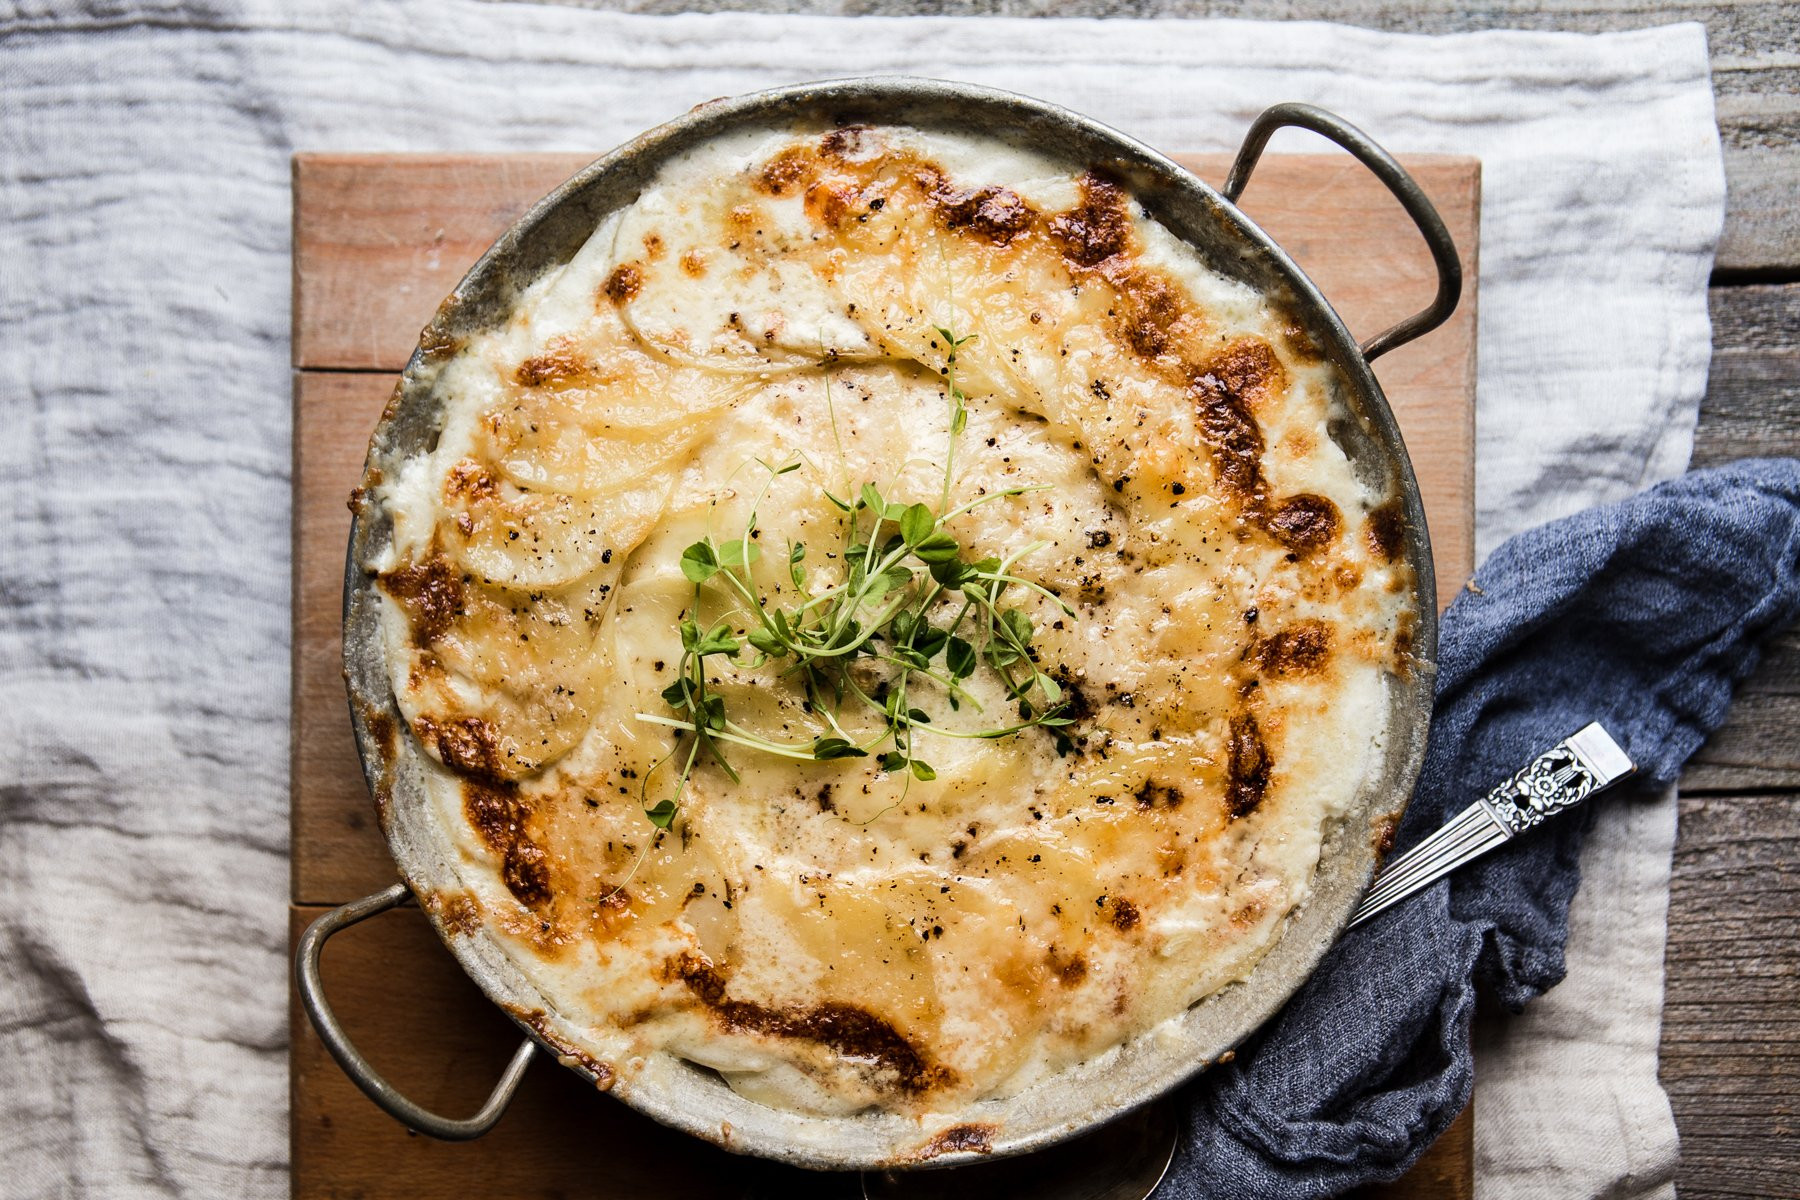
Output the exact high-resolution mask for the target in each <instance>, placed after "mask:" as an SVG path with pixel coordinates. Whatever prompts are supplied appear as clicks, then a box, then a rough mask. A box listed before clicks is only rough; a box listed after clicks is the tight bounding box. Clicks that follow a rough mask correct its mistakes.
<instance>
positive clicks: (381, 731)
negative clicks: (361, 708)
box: [363, 710, 399, 762]
mask: <svg viewBox="0 0 1800 1200" xmlns="http://www.w3.org/2000/svg"><path fill="white" fill-rule="evenodd" d="M363 724H364V725H365V726H366V727H367V728H368V730H369V736H370V737H372V738H374V739H375V745H376V747H377V748H378V749H380V751H381V758H382V761H383V762H389V761H392V759H393V757H394V742H395V740H396V737H397V735H398V732H399V731H398V730H396V729H395V728H394V718H392V717H390V716H388V715H387V714H386V713H385V712H381V711H380V710H372V711H370V712H367V713H365V714H363Z"/></svg>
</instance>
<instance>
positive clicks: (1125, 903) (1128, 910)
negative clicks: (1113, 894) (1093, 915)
mask: <svg viewBox="0 0 1800 1200" xmlns="http://www.w3.org/2000/svg"><path fill="white" fill-rule="evenodd" d="M1138 920H1139V917H1138V907H1137V905H1135V904H1133V903H1132V902H1131V901H1129V900H1126V899H1124V898H1122V897H1121V898H1117V899H1114V900H1113V902H1112V923H1113V928H1114V929H1117V930H1118V931H1119V932H1120V933H1130V932H1131V931H1132V930H1133V929H1136V928H1137V927H1138Z"/></svg>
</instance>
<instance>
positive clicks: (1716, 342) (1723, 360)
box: [1682, 284, 1800, 792]
mask: <svg viewBox="0 0 1800 1200" xmlns="http://www.w3.org/2000/svg"><path fill="white" fill-rule="evenodd" d="M1712 317H1713V365H1712V377H1711V379H1710V380H1709V381H1708V383H1707V391H1706V401H1705V403H1704V404H1703V405H1702V406H1701V409H1700V425H1699V428H1698V429H1697V430H1696V431H1695V434H1694V465H1695V466H1697V467H1700V466H1715V465H1718V464H1720V463H1725V462H1730V461H1732V460H1733V459H1738V458H1748V457H1755V456H1762V455H1794V454H1800V284H1783V285H1774V286H1760V287H1729V288H1714V289H1713V291H1712ZM1682 787H1683V789H1684V790H1686V791H1689V792H1696V791H1703V790H1720V789H1728V788H1729V789H1742V788H1791V787H1800V629H1790V630H1787V631H1785V632H1783V633H1781V634H1778V635H1777V636H1776V637H1775V638H1774V639H1773V640H1772V642H1771V643H1770V644H1769V645H1768V646H1767V647H1766V649H1765V651H1764V658H1763V662H1762V665H1761V666H1760V667H1759V668H1758V669H1757V671H1756V673H1755V674H1754V675H1753V676H1751V678H1750V679H1749V680H1748V681H1746V683H1745V684H1744V686H1743V687H1742V688H1741V689H1740V690H1739V692H1738V696H1737V700H1736V703H1735V704H1734V705H1733V706H1732V710H1731V717H1730V719H1729V720H1727V721H1726V723H1725V726H1724V728H1722V729H1720V730H1719V731H1718V733H1716V734H1714V735H1713V737H1712V738H1711V740H1709V741H1708V742H1707V744H1706V745H1705V746H1704V747H1702V748H1701V750H1700V753H1699V754H1697V755H1696V756H1695V758H1694V761H1693V763H1692V764H1691V765H1690V766H1689V767H1688V770H1687V773H1686V775H1685V776H1684V777H1683V779H1682Z"/></svg>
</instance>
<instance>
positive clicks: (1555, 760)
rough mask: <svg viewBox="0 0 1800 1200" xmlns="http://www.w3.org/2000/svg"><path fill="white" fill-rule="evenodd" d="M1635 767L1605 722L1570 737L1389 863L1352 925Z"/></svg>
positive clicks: (1576, 802) (1614, 781) (1577, 801)
mask: <svg viewBox="0 0 1800 1200" xmlns="http://www.w3.org/2000/svg"><path fill="white" fill-rule="evenodd" d="M1634 769H1635V768H1634V767H1633V766H1632V764H1631V759H1630V758H1629V757H1627V756H1626V754H1625V751H1624V750H1623V749H1622V748H1621V747H1620V746H1619V743H1618V742H1616V741H1614V740H1613V737H1612V735H1611V734H1609V733H1607V732H1606V730H1605V729H1602V728H1601V727H1600V723H1599V722H1598V721H1596V722H1594V723H1593V724H1590V725H1588V726H1586V727H1585V728H1583V729H1581V730H1579V731H1578V732H1576V733H1574V734H1572V735H1570V736H1569V737H1567V738H1564V739H1563V740H1562V741H1560V742H1558V743H1556V745H1554V746H1552V747H1550V749H1548V750H1546V751H1544V752H1543V753H1542V754H1540V755H1538V756H1537V757H1536V758H1535V759H1533V760H1532V761H1531V763H1530V764H1529V765H1527V766H1526V767H1525V768H1524V769H1523V770H1521V771H1519V773H1518V774H1516V775H1514V776H1513V777H1512V778H1511V779H1508V780H1507V781H1506V782H1505V783H1502V784H1501V785H1500V786H1499V787H1496V788H1495V789H1494V790H1493V791H1491V792H1489V793H1488V794H1487V795H1485V796H1483V797H1482V798H1481V799H1479V800H1477V801H1476V802H1475V803H1473V804H1471V805H1469V807H1467V808H1465V809H1463V810H1462V811H1461V812H1460V813H1458V814H1456V816H1454V817H1451V818H1450V820H1448V821H1447V822H1445V823H1444V826H1443V827H1442V828H1441V829H1439V830H1438V831H1437V832H1436V833H1434V834H1432V835H1431V836H1430V837H1428V838H1426V839H1425V840H1424V841H1422V842H1420V843H1419V844H1418V845H1417V846H1414V847H1413V848H1412V849H1411V850H1408V851H1407V852H1406V853H1405V854H1402V855H1401V856H1400V857H1399V858H1396V859H1395V860H1394V861H1393V862H1391V863H1389V864H1388V865H1387V869H1386V870H1384V871H1382V872H1381V874H1380V875H1379V876H1377V877H1376V880H1375V886H1374V887H1372V888H1370V889H1369V894H1368V895H1367V896H1365V897H1363V902H1362V904H1361V906H1360V907H1358V908H1357V910H1356V915H1355V916H1353V917H1351V918H1350V926H1356V925H1360V924H1361V923H1362V922H1364V921H1366V920H1368V919H1369V918H1370V917H1372V916H1374V915H1375V914H1376V913H1378V912H1381V911H1383V910H1384V909H1387V908H1389V907H1391V906H1393V905H1395V904H1398V903H1399V902H1400V901H1402V900H1404V899H1406V897H1408V896H1410V895H1412V894H1413V893H1414V892H1416V891H1418V890H1419V889H1420V888H1422V887H1424V886H1426V885H1427V884H1430V883H1433V882H1435V881H1436V880H1438V879H1441V878H1443V877H1444V876H1445V875H1447V874H1449V873H1450V872H1451V871H1454V870H1455V869H1456V868H1458V867H1460V866H1462V865H1463V864H1464V863H1466V862H1468V861H1469V860H1471V859H1475V858H1480V857H1481V856H1482V855H1483V854H1486V853H1487V852H1488V851H1489V850H1492V849H1493V848H1494V847H1495V846H1498V845H1499V844H1500V843H1502V842H1505V841H1509V840H1511V839H1512V838H1515V837H1517V836H1518V835H1519V834H1521V833H1523V832H1525V831H1526V830H1527V829H1531V828H1534V827H1536V826H1538V825H1540V824H1542V823H1543V822H1545V821H1547V820H1549V819H1550V818H1551V817H1554V816H1555V815H1556V814H1557V813H1560V812H1562V811H1564V810H1565V809H1569V808H1573V807H1574V806H1575V805H1577V804H1580V803H1581V802H1582V801H1583V800H1586V799H1587V798H1588V797H1589V796H1591V795H1593V794H1594V793H1595V792H1598V791H1600V790H1602V789H1604V788H1608V787H1611V786H1612V785H1613V784H1615V783H1617V782H1618V781H1619V780H1621V779H1623V778H1625V777H1626V776H1627V775H1629V774H1631V772H1632V771H1633V770H1634ZM1350 926H1346V928H1349V927H1350Z"/></svg>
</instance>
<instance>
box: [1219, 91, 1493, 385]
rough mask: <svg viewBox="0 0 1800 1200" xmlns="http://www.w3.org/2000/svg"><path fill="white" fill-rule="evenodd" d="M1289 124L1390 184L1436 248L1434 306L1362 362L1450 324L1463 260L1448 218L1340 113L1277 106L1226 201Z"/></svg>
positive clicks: (1252, 134) (1260, 125)
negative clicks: (1335, 146)
mask: <svg viewBox="0 0 1800 1200" xmlns="http://www.w3.org/2000/svg"><path fill="white" fill-rule="evenodd" d="M1289 125H1292V126H1296V127H1298V128H1300V129H1310V130H1312V131H1313V132H1314V133H1316V134H1319V135H1320V136H1322V137H1327V138H1330V139H1331V140H1332V141H1334V142H1336V143H1337V144H1338V145H1340V146H1342V147H1343V148H1344V149H1345V150H1348V151H1349V152H1350V153H1351V154H1353V155H1355V156H1356V158H1357V160H1358V161H1359V162H1361V163H1362V165H1363V166H1365V167H1367V168H1369V170H1370V171H1371V172H1372V173H1373V174H1374V175H1375V178H1377V179H1379V180H1381V182H1382V183H1384V184H1386V185H1387V189H1388V191H1390V192H1392V193H1393V194H1394V198H1395V199H1396V200H1398V201H1400V204H1401V206H1402V207H1403V208H1405V209H1406V215H1407V216H1409V217H1411V218H1412V219H1413V224H1415V225H1417V226H1418V227H1419V233H1420V234H1421V235H1423V237H1424V238H1425V244H1426V245H1427V246H1429V247H1430V248H1431V258H1432V261H1433V262H1435V263H1436V264H1437V273H1438V290H1437V297H1436V298H1435V299H1433V300H1432V302H1431V306H1430V307H1429V308H1427V309H1425V310H1424V311H1423V312H1418V313H1414V314H1413V315H1412V316H1410V317H1408V318H1406V320H1404V321H1402V322H1400V323H1399V324H1398V325H1395V326H1394V327H1393V328H1391V329H1387V330H1383V331H1382V332H1381V333H1378V334H1376V335H1375V336H1374V337H1372V338H1370V339H1369V340H1368V341H1366V342H1364V343H1363V344H1362V346H1361V350H1362V356H1363V359H1364V360H1365V361H1367V362H1374V361H1375V360H1376V359H1377V358H1379V357H1381V356H1382V355H1383V354H1386V353H1387V352H1388V351H1389V350H1392V349H1395V348H1396V347H1399V346H1404V345H1405V344H1406V343H1408V342H1410V341H1412V340H1413V339H1414V338H1416V337H1421V336H1423V335H1424V334H1427V333H1430V332H1431V331H1432V330H1433V329H1436V328H1437V327H1438V326H1439V325H1442V324H1443V323H1444V322H1445V321H1447V320H1449V319H1450V314H1451V313H1453V312H1455V311H1456V302H1457V299H1458V298H1459V297H1460V296H1461V295H1462V260H1461V259H1460V258H1459V257H1458V256H1457V253H1456V243H1455V242H1453V241H1451V240H1450V231H1449V230H1448V229H1446V228H1444V219H1443V218H1442V217H1440V216H1438V211H1437V209H1436V208H1435V207H1433V206H1432V203H1431V201H1430V199H1428V198H1427V197H1426V195H1425V190H1424V189H1423V188H1421V187H1420V186H1419V184H1418V181H1417V180H1415V179H1414V178H1413V177H1412V176H1411V175H1408V174H1407V173H1406V168H1405V167H1402V166H1401V165H1400V164H1399V163H1397V162H1395V161H1394V156H1393V155H1391V154H1389V153H1388V152H1387V151H1386V150H1383V149H1382V148H1381V147H1380V146H1378V145H1377V144H1376V143H1375V141H1374V140H1373V139H1372V138H1370V137H1369V135H1368V134H1366V133H1364V132H1363V131H1362V130H1360V129H1358V128H1357V127H1356V126H1354V125H1352V124H1350V122H1348V121H1346V120H1344V119H1343V118H1342V117H1340V116H1338V115H1336V114H1335V113H1330V112H1327V111H1325V110H1324V109H1322V108H1319V107H1317V106H1316V105H1312V104H1277V105H1276V106H1275V107H1273V108H1271V109H1269V110H1267V111H1266V112H1264V113H1263V114H1262V115H1261V116H1260V117H1258V118H1256V120H1254V121H1252V122H1251V123H1250V131H1249V132H1248V133H1246V134H1245V135H1244V144H1243V145H1242V146H1240V147H1239V148H1238V154H1237V161H1236V162H1234V163H1232V164H1231V174H1230V175H1229V176H1228V177H1227V178H1226V180H1225V190H1224V195H1225V198H1226V199H1227V200H1229V201H1231V202H1232V203H1233V204H1236V203H1237V199H1238V197H1239V196H1241V195H1243V192H1244V185H1246V184H1248V183H1249V182H1250V172H1251V171H1253V170H1255V169H1256V162H1257V159H1259V158H1261V157H1262V152H1263V147H1264V146H1267V145H1268V144H1269V137H1270V135H1272V134H1273V133H1274V132H1275V131H1276V130H1277V129H1282V128H1285V127H1287V126H1289Z"/></svg>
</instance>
